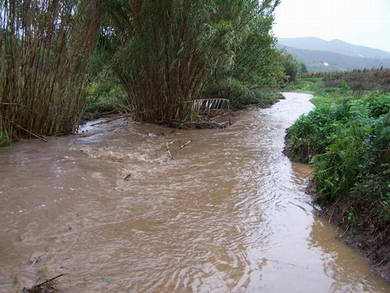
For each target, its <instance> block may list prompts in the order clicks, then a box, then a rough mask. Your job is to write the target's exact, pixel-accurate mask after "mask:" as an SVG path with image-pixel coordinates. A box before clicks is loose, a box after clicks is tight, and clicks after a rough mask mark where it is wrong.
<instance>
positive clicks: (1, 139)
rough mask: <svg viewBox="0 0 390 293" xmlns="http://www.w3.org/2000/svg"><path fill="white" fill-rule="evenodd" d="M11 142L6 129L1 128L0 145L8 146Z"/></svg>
mask: <svg viewBox="0 0 390 293" xmlns="http://www.w3.org/2000/svg"><path fill="white" fill-rule="evenodd" d="M9 143H10V138H9V136H8V134H7V132H6V131H4V130H3V131H1V130H0V147H4V146H7V145H9Z"/></svg>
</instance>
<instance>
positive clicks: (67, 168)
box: [0, 93, 390, 293]
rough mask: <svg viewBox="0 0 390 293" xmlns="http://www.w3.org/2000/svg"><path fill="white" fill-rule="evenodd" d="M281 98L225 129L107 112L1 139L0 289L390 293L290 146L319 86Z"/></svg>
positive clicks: (240, 115)
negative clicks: (315, 192)
mask: <svg viewBox="0 0 390 293" xmlns="http://www.w3.org/2000/svg"><path fill="white" fill-rule="evenodd" d="M284 95H285V99H283V100H281V101H280V102H279V103H277V104H275V105H274V106H273V107H271V108H269V109H251V110H247V111H243V112H241V113H239V115H238V117H237V119H236V120H237V121H236V122H235V123H234V124H233V125H232V126H230V127H228V128H226V129H223V130H221V129H205V130H179V129H175V130H174V129H169V128H164V127H159V126H155V125H149V124H141V123H136V122H133V121H128V120H127V119H125V118H122V119H116V120H111V121H107V120H104V119H103V120H99V121H95V122H90V123H88V124H87V125H85V126H83V127H82V128H81V131H80V133H79V134H78V135H74V136H68V137H59V138H50V139H49V141H48V142H42V141H22V142H19V143H16V144H15V145H13V146H12V147H9V148H3V149H0V198H1V205H0V218H1V224H2V225H1V229H0V292H20V290H21V289H22V288H23V287H28V286H32V285H33V284H36V283H37V282H39V280H40V281H43V280H45V279H47V278H50V277H54V276H56V275H59V274H64V276H63V277H61V278H59V279H58V282H57V287H58V288H59V290H60V292H316V293H320V292H390V286H389V285H388V284H386V283H385V282H384V281H383V280H382V279H380V278H379V277H378V276H376V275H375V274H374V273H372V272H371V271H370V270H369V266H368V263H367V260H366V259H365V258H364V257H362V256H361V255H360V254H359V252H357V251H355V250H353V249H352V248H350V247H347V246H346V245H345V244H344V243H343V242H342V240H341V239H340V237H339V235H340V233H339V231H336V229H335V228H334V227H333V226H331V225H330V224H328V223H327V222H326V221H324V220H322V219H320V218H318V217H316V215H315V212H314V211H315V208H314V207H313V206H312V201H311V198H310V196H309V195H308V194H306V193H305V188H306V185H307V182H308V178H309V176H310V172H311V171H310V169H309V168H308V167H307V166H305V165H301V164H295V163H291V162H290V161H289V159H288V158H287V157H286V156H285V155H283V153H282V150H283V146H284V136H285V130H286V128H287V127H289V126H290V125H291V124H292V123H293V122H294V121H295V120H296V119H297V118H298V117H299V116H300V115H301V114H303V113H306V112H308V111H310V110H311V109H312V107H313V105H312V104H311V103H310V99H311V96H310V95H306V94H297V93H285V94H284ZM18 290H19V291H18Z"/></svg>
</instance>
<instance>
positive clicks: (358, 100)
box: [286, 70, 390, 279]
mask: <svg viewBox="0 0 390 293" xmlns="http://www.w3.org/2000/svg"><path fill="white" fill-rule="evenodd" d="M389 84H390V71H388V70H365V71H354V72H346V73H329V74H311V75H309V76H308V77H306V78H304V79H303V80H301V81H299V82H298V83H297V84H296V88H297V89H298V90H303V91H311V92H313V93H314V95H315V97H314V99H313V102H314V104H315V109H314V110H313V111H312V112H310V113H309V114H307V115H304V116H302V117H300V118H299V120H297V121H296V122H295V124H294V125H293V126H292V127H291V128H289V129H288V131H287V136H286V153H287V154H288V155H289V156H290V158H292V159H293V160H295V161H299V162H303V163H310V164H312V166H313V168H314V174H313V179H312V186H311V187H312V188H311V189H312V191H313V192H314V193H315V195H316V201H317V202H318V203H319V204H320V206H321V207H323V214H324V215H325V216H327V217H328V218H329V220H331V221H332V222H333V223H336V224H337V225H339V226H341V227H342V228H343V231H344V235H345V236H347V239H348V241H349V242H350V243H352V244H354V245H356V246H358V247H359V248H361V249H363V250H364V251H365V252H366V253H367V255H368V256H369V258H370V259H371V260H372V262H373V264H374V265H375V267H376V268H378V269H379V270H380V271H381V273H382V274H383V276H384V277H386V278H387V279H389V277H390V113H389V110H390V93H389Z"/></svg>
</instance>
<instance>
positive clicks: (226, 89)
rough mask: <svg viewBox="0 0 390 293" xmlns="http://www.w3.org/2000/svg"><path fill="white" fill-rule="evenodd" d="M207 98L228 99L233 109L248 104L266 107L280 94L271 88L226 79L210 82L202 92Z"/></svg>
mask: <svg viewBox="0 0 390 293" xmlns="http://www.w3.org/2000/svg"><path fill="white" fill-rule="evenodd" d="M203 96H204V97H207V98H223V99H228V100H229V101H230V106H231V108H232V109H234V110H238V109H243V108H245V107H247V106H249V105H257V106H260V107H268V106H270V105H272V104H274V103H275V102H276V101H277V100H278V99H280V97H281V95H280V94H279V93H278V92H276V91H275V90H272V89H264V88H257V87H255V88H250V87H249V86H248V85H246V84H244V83H242V82H240V81H239V80H236V79H228V80H225V81H223V82H220V83H218V84H212V85H210V86H209V87H208V88H206V89H205V91H204V93H203Z"/></svg>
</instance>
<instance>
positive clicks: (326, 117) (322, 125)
mask: <svg viewBox="0 0 390 293" xmlns="http://www.w3.org/2000/svg"><path fill="white" fill-rule="evenodd" d="M348 116H349V106H348V104H347V103H346V102H343V103H341V104H329V103H326V102H323V103H322V104H321V105H319V106H318V107H317V109H316V110H315V111H312V112H310V113H309V114H308V115H303V116H301V117H300V118H299V119H298V120H297V121H296V122H295V124H294V125H293V126H291V127H290V128H289V129H288V131H287V146H286V150H287V152H288V153H289V154H290V156H291V157H292V158H294V160H296V161H300V162H302V163H309V162H310V161H311V159H312V158H313V157H314V156H315V155H318V154H321V153H323V152H325V150H326V148H327V147H328V146H329V145H330V144H331V143H332V142H333V140H334V138H335V137H334V136H335V132H336V130H337V129H338V128H341V127H342V125H344V124H345V123H346V122H347V120H348Z"/></svg>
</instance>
